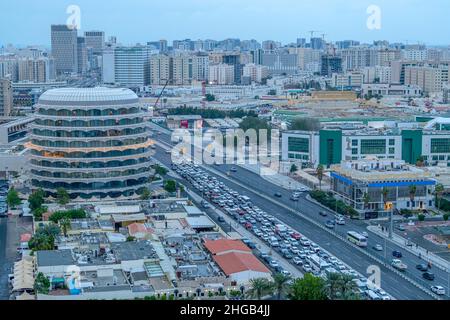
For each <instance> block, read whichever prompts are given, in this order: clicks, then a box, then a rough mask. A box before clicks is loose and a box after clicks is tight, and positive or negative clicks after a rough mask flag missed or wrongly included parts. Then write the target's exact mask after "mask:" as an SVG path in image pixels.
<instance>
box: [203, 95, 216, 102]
mask: <svg viewBox="0 0 450 320" xmlns="http://www.w3.org/2000/svg"><path fill="white" fill-rule="evenodd" d="M205 98H206V101H208V102H212V101H216V97H215V96H214V95H213V94H210V93H207V94H206V96H205Z"/></svg>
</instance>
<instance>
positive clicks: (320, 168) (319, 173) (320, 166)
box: [316, 164, 324, 190]
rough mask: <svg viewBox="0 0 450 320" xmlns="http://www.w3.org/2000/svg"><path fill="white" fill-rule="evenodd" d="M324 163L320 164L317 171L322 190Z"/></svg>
mask: <svg viewBox="0 0 450 320" xmlns="http://www.w3.org/2000/svg"><path fill="white" fill-rule="evenodd" d="M323 171H324V168H323V165H322V164H319V166H318V167H317V170H316V173H317V179H319V189H320V190H322V179H323Z"/></svg>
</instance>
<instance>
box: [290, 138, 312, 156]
mask: <svg viewBox="0 0 450 320" xmlns="http://www.w3.org/2000/svg"><path fill="white" fill-rule="evenodd" d="M288 150H289V151H294V152H305V153H308V152H309V139H307V138H296V137H289V138H288Z"/></svg>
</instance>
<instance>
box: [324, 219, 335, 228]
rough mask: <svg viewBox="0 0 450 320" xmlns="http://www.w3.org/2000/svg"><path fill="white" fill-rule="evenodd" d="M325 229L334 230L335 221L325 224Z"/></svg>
mask: <svg viewBox="0 0 450 320" xmlns="http://www.w3.org/2000/svg"><path fill="white" fill-rule="evenodd" d="M325 227H327V228H330V229H333V228H334V221H331V220H328V221H327V222H325Z"/></svg>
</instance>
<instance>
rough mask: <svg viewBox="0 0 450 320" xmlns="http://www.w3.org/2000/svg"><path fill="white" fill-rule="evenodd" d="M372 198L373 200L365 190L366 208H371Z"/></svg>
mask: <svg viewBox="0 0 450 320" xmlns="http://www.w3.org/2000/svg"><path fill="white" fill-rule="evenodd" d="M370 200H371V199H370V196H369V194H368V193H367V192H364V195H363V202H364V208H365V209H367V208H369V203H370Z"/></svg>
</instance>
